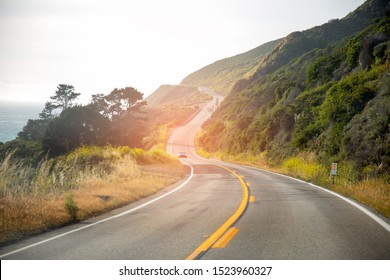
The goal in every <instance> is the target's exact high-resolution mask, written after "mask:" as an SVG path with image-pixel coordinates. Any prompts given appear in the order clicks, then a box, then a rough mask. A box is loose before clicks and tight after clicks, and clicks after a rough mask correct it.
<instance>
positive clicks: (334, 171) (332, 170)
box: [330, 162, 337, 185]
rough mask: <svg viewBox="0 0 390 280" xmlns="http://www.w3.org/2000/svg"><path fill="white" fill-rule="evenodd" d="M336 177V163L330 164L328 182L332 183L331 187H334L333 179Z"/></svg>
mask: <svg viewBox="0 0 390 280" xmlns="http://www.w3.org/2000/svg"><path fill="white" fill-rule="evenodd" d="M336 176H337V163H336V162H332V166H331V168H330V180H331V182H332V185H334V179H335V177H336Z"/></svg>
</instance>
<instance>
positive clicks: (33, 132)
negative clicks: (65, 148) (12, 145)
mask: <svg viewBox="0 0 390 280" xmlns="http://www.w3.org/2000/svg"><path fill="white" fill-rule="evenodd" d="M47 126H48V120H46V119H44V120H31V119H30V120H28V122H27V124H26V125H25V126H24V127H23V130H22V131H21V132H19V133H18V137H19V139H21V140H26V141H29V140H31V141H41V140H42V138H43V136H44V135H45V131H46V129H47Z"/></svg>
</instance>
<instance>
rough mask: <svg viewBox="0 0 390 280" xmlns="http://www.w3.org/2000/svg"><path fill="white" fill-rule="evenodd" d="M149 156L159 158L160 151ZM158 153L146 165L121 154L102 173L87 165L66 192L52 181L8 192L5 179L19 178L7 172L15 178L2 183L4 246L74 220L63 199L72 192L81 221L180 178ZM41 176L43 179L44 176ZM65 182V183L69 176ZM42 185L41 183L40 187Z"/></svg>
mask: <svg viewBox="0 0 390 280" xmlns="http://www.w3.org/2000/svg"><path fill="white" fill-rule="evenodd" d="M151 155H152V156H153V157H155V156H156V152H155V151H154V152H152V153H151ZM157 155H158V157H156V162H155V163H153V164H152V163H150V162H149V164H144V165H140V164H137V163H136V162H135V160H134V159H133V157H131V156H129V155H125V156H123V157H119V158H117V159H115V160H114V161H112V162H110V163H109V164H108V167H109V168H107V166H106V169H108V170H109V172H107V170H106V169H105V171H104V172H103V174H102V173H99V172H97V171H96V170H94V169H92V168H87V169H84V172H80V174H75V176H78V179H77V180H75V178H72V180H73V181H74V182H77V184H76V185H73V187H72V188H69V187H65V188H64V189H62V190H59V189H57V188H56V189H55V191H53V189H52V188H51V187H50V184H49V186H47V187H45V189H44V191H42V190H41V191H28V188H27V190H25V189H26V186H30V188H32V189H37V190H39V188H37V187H34V185H31V182H30V183H29V184H27V185H20V186H19V187H18V189H24V190H23V191H20V190H19V191H18V192H13V191H11V190H8V189H9V188H10V187H9V186H5V185H4V182H7V183H11V182H12V181H13V180H15V178H14V176H11V175H10V174H9V175H10V176H3V177H4V178H8V177H12V178H11V179H12V180H11V179H10V180H11V181H10V180H8V179H7V180H8V181H6V180H3V181H2V182H1V181H0V183H2V184H3V185H2V195H1V197H0V244H5V243H7V242H10V241H13V240H16V239H20V238H22V237H24V236H26V235H30V234H34V233H39V232H43V231H46V230H49V229H52V228H56V227H59V226H63V225H66V224H69V223H72V222H74V220H73V218H72V215H71V214H70V213H68V211H67V210H66V208H65V199H66V197H69V195H71V196H72V198H73V200H74V202H75V204H76V205H77V208H78V209H79V211H78V212H77V219H78V220H84V219H86V218H89V217H92V216H95V215H98V214H100V213H103V212H106V211H108V210H110V209H113V208H116V207H120V206H123V205H126V204H128V203H130V202H133V201H136V200H138V199H141V198H143V197H146V196H149V195H151V194H153V193H156V192H157V191H159V190H161V189H162V188H164V187H166V186H168V185H171V184H172V183H174V182H176V181H177V180H179V178H180V177H181V176H182V170H181V165H180V163H179V162H176V161H174V160H172V161H170V162H167V163H163V162H160V161H159V160H160V159H161V157H160V156H161V154H160V153H158V154H157ZM105 165H107V163H106V164H105ZM6 167H7V168H8V171H9V168H14V167H15V166H14V165H12V164H10V163H7V166H6ZM28 168H30V167H28ZM75 168H76V167H75ZM76 169H77V168H76ZM38 170H41V169H39V168H38ZM3 171H4V168H3ZM13 171H14V172H15V170H13ZM41 171H42V170H41ZM73 173H75V172H73ZM73 173H72V174H73ZM3 175H4V173H3ZM38 177H39V178H43V174H42V175H39V176H38ZM49 177H50V176H49ZM42 180H43V179H42ZM63 180H64V181H67V177H66V176H65V178H64V179H63ZM50 182H51V183H53V182H52V179H49V181H46V182H45V183H46V184H47V183H50ZM43 183H44V182H40V184H39V186H41V185H42V184H43ZM63 185H65V186H66V185H67V184H66V183H63Z"/></svg>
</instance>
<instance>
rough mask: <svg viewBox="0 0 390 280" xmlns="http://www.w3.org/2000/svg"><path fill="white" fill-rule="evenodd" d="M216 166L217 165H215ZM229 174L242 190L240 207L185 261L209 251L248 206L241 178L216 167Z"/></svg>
mask: <svg viewBox="0 0 390 280" xmlns="http://www.w3.org/2000/svg"><path fill="white" fill-rule="evenodd" d="M216 165H217V164H216ZM217 166H219V167H221V168H223V169H225V170H227V171H229V172H230V173H232V174H233V175H234V176H236V177H237V178H238V180H239V181H240V183H241V186H242V189H243V194H242V199H241V203H240V206H238V208H237V210H236V212H234V213H233V215H231V216H230V217H229V219H227V220H226V221H225V222H224V223H223V224H222V226H220V227H219V228H218V229H217V230H216V231H215V232H214V233H213V234H212V235H211V236H210V237H209V238H208V239H206V241H204V242H203V243H202V244H201V245H200V246H199V247H198V248H197V249H196V250H195V251H194V252H192V254H191V255H189V256H188V257H187V258H186V260H194V259H196V258H197V257H198V256H199V255H200V254H202V253H203V252H206V251H207V250H208V249H210V247H211V246H213V244H214V243H215V242H216V241H217V240H218V239H219V238H221V236H222V235H223V234H224V233H225V232H226V231H227V230H228V229H229V228H230V227H231V226H232V225H233V224H234V223H235V222H236V221H237V220H238V219H239V218H240V217H241V215H242V214H243V213H244V211H245V209H246V207H247V205H248V200H249V191H248V188H247V186H246V184H245V182H244V180H243V179H242V178H241V176H240V175H238V174H237V173H236V172H235V171H232V170H230V169H229V168H227V167H225V166H222V165H217Z"/></svg>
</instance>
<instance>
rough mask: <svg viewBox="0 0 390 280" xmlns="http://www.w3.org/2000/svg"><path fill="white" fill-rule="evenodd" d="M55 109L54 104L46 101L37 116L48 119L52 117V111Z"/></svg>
mask: <svg viewBox="0 0 390 280" xmlns="http://www.w3.org/2000/svg"><path fill="white" fill-rule="evenodd" d="M55 109H56V105H54V104H53V103H52V102H50V101H47V102H46V103H45V107H44V108H43V110H42V112H41V113H39V117H40V118H41V119H44V120H50V119H52V118H53V117H54V115H53V111H54V110H55Z"/></svg>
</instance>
